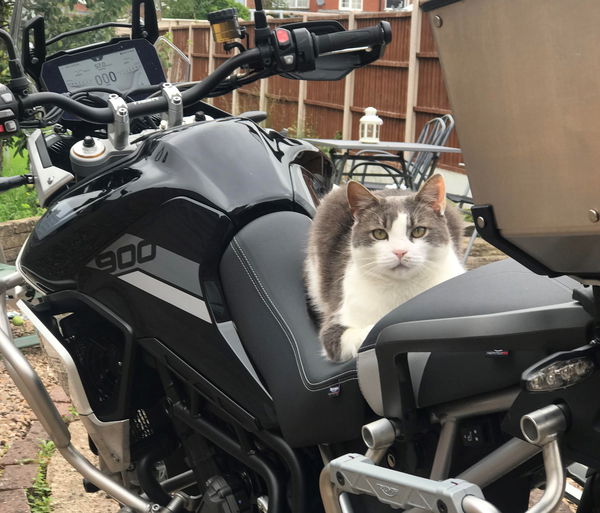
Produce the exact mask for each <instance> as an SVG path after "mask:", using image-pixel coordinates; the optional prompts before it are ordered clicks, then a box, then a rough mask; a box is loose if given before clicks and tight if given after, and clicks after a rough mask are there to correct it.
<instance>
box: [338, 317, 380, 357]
mask: <svg viewBox="0 0 600 513" xmlns="http://www.w3.org/2000/svg"><path fill="white" fill-rule="evenodd" d="M373 326H374V325H373V324H371V325H370V326H366V327H364V328H348V329H346V331H344V333H343V335H342V337H341V339H340V354H341V358H340V360H341V361H346V360H350V358H356V355H357V354H358V350H359V349H360V346H362V344H363V342H364V341H365V339H366V338H367V335H368V334H369V332H370V331H371V329H372V328H373Z"/></svg>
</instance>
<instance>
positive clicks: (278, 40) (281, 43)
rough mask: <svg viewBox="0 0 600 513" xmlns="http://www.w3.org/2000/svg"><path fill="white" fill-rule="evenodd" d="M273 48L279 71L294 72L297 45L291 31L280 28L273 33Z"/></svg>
mask: <svg viewBox="0 0 600 513" xmlns="http://www.w3.org/2000/svg"><path fill="white" fill-rule="evenodd" d="M272 37H273V48H274V50H275V60H276V62H277V69H278V70H281V71H292V70H295V69H296V45H295V44H294V41H293V40H292V34H291V32H290V31H289V30H287V29H284V28H278V29H277V30H274V31H273V35H272Z"/></svg>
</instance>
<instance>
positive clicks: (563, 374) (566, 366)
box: [526, 356, 596, 392]
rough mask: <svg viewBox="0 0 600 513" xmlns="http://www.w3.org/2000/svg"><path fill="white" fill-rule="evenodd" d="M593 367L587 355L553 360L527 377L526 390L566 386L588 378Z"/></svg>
mask: <svg viewBox="0 0 600 513" xmlns="http://www.w3.org/2000/svg"><path fill="white" fill-rule="evenodd" d="M595 368H596V365H595V364H594V361H593V360H592V359H591V358H588V357H587V356H582V357H578V358H572V359H570V360H565V361H562V362H560V361H559V362H554V363H551V364H550V365H548V366H546V367H543V368H542V369H539V370H538V371H536V372H535V373H533V374H532V375H531V376H529V377H528V378H527V382H526V383H527V390H530V391H531V392H547V391H550V390H558V389H559V388H567V387H570V386H573V385H576V384H577V383H581V382H582V381H584V380H585V379H587V378H589V377H590V376H591V375H592V373H593V372H594V370H595Z"/></svg>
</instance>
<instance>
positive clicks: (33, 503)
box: [27, 440, 56, 513]
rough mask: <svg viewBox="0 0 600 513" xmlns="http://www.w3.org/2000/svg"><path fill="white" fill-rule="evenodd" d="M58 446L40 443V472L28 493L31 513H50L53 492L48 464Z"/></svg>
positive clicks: (45, 441) (46, 441)
mask: <svg viewBox="0 0 600 513" xmlns="http://www.w3.org/2000/svg"><path fill="white" fill-rule="evenodd" d="M55 450H56V446H55V445H54V442H52V441H48V440H44V441H42V442H40V452H39V453H38V464H39V468H38V472H37V474H36V476H35V481H34V482H33V485H32V486H31V488H29V490H28V491H27V501H28V502H29V507H30V508H31V513H50V511H51V501H52V490H51V489H50V486H49V485H48V481H47V479H46V478H47V474H48V463H50V458H51V457H52V455H53V454H54V451H55Z"/></svg>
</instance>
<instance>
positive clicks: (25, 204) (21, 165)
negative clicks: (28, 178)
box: [0, 148, 44, 222]
mask: <svg viewBox="0 0 600 513" xmlns="http://www.w3.org/2000/svg"><path fill="white" fill-rule="evenodd" d="M27 158H28V157H27V154H26V153H24V154H22V155H19V154H16V153H15V151H14V149H13V148H11V149H8V150H6V151H5V152H4V162H3V165H2V173H0V174H1V175H2V176H15V175H20V174H23V173H25V172H26V171H27V167H28V165H27ZM43 213H44V209H43V208H41V207H40V205H39V203H38V200H37V195H36V192H35V189H34V187H33V186H30V185H27V186H24V187H18V188H16V189H12V190H10V191H6V192H3V193H0V222H3V221H10V220H13V219H23V218H25V217H33V216H39V215H42V214H43Z"/></svg>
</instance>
